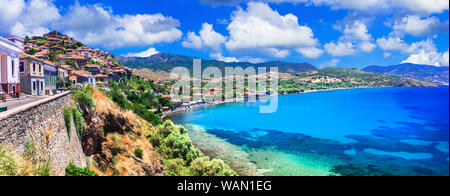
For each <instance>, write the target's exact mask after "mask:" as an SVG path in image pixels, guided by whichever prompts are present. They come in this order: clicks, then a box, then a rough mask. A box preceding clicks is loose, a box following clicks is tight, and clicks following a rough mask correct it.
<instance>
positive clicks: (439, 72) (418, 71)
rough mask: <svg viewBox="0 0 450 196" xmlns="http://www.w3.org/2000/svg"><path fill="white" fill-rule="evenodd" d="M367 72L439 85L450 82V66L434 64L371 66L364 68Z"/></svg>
mask: <svg viewBox="0 0 450 196" xmlns="http://www.w3.org/2000/svg"><path fill="white" fill-rule="evenodd" d="M362 70H363V71H365V72H373V73H382V74H390V75H396V76H400V77H403V78H412V79H416V80H421V81H424V82H431V83H434V84H438V85H448V84H449V67H436V66H432V65H417V64H411V63H406V64H400V65H392V66H369V67H366V68H364V69H362Z"/></svg>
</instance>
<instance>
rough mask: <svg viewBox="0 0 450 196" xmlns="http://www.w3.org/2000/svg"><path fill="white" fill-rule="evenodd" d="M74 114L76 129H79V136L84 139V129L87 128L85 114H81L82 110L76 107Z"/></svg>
mask: <svg viewBox="0 0 450 196" xmlns="http://www.w3.org/2000/svg"><path fill="white" fill-rule="evenodd" d="M72 114H73V121H74V123H75V129H76V130H77V135H78V138H79V139H80V140H82V139H83V137H84V129H85V127H84V119H83V114H81V112H80V111H78V109H76V108H73V109H72Z"/></svg>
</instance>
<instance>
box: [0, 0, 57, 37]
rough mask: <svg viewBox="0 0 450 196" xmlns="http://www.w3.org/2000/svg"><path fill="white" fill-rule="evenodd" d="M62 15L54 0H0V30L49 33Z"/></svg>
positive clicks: (26, 33) (16, 33)
mask: <svg viewBox="0 0 450 196" xmlns="http://www.w3.org/2000/svg"><path fill="white" fill-rule="evenodd" d="M60 18H61V15H60V13H59V10H58V8H56V6H55V5H54V4H53V0H30V1H27V2H25V1H23V0H0V29H1V30H0V32H3V33H8V34H15V35H18V36H26V35H40V34H43V33H47V32H48V31H49V27H51V26H52V25H53V24H54V23H55V22H56V21H58V20H60Z"/></svg>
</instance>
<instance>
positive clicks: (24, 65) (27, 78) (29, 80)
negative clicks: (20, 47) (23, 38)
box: [19, 53, 45, 96]
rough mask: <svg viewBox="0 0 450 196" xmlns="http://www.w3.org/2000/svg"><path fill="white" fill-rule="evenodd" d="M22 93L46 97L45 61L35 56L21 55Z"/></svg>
mask: <svg viewBox="0 0 450 196" xmlns="http://www.w3.org/2000/svg"><path fill="white" fill-rule="evenodd" d="M19 58H20V65H19V69H20V84H21V90H20V91H21V92H23V93H26V94H30V95H35V96H41V95H45V89H44V85H45V76H44V61H43V60H41V59H38V58H36V57H34V56H31V55H28V54H25V53H20V55H19Z"/></svg>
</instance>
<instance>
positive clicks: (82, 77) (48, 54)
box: [0, 31, 140, 100]
mask: <svg viewBox="0 0 450 196" xmlns="http://www.w3.org/2000/svg"><path fill="white" fill-rule="evenodd" d="M0 54H1V55H0V62H1V69H0V76H1V86H2V88H1V89H0V98H1V99H3V100H6V99H11V98H19V97H21V93H24V94H26V95H31V96H42V95H53V94H55V93H57V91H58V90H62V89H67V88H71V87H75V86H77V85H78V86H86V85H87V84H90V85H91V86H94V87H97V86H98V87H107V86H108V81H109V80H113V81H116V82H117V81H120V79H121V78H131V77H132V76H133V74H132V71H131V70H130V69H129V68H127V67H125V66H122V65H121V64H120V63H119V62H117V61H116V59H115V57H114V55H112V54H109V53H108V52H106V51H103V50H100V49H93V48H89V47H87V46H85V45H84V44H82V43H81V42H79V41H77V40H75V39H73V38H71V37H69V36H67V35H64V34H61V33H59V32H58V31H52V32H49V33H47V34H44V35H43V36H33V37H31V38H29V37H25V38H24V39H23V38H21V37H18V36H7V37H4V38H3V37H0ZM134 75H135V76H137V77H140V76H139V75H136V74H134Z"/></svg>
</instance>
